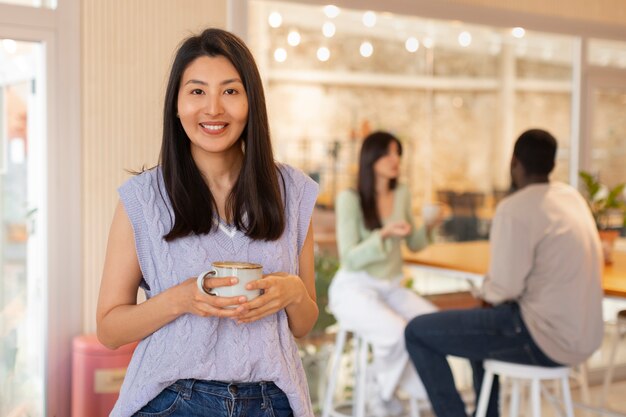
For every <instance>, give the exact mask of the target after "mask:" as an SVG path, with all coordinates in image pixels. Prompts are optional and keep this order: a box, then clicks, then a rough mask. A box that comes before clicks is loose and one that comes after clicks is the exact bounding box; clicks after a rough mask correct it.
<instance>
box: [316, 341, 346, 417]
mask: <svg viewBox="0 0 626 417" xmlns="http://www.w3.org/2000/svg"><path fill="white" fill-rule="evenodd" d="M346 335H347V332H346V331H345V330H339V332H338V333H337V337H336V338H335V351H334V352H333V357H332V360H331V363H332V370H331V373H330V378H329V379H328V385H327V386H326V395H325V396H324V408H323V410H322V417H330V413H331V410H332V409H333V397H334V395H335V388H336V386H337V377H338V376H339V368H340V367H341V355H342V354H343V349H344V346H345V344H346Z"/></svg>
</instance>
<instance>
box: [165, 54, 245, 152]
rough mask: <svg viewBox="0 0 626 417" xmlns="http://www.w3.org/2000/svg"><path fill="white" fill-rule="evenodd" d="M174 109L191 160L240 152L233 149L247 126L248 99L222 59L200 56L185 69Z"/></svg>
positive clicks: (242, 86) (238, 79)
mask: <svg viewBox="0 0 626 417" xmlns="http://www.w3.org/2000/svg"><path fill="white" fill-rule="evenodd" d="M177 108H178V117H179V118H180V122H181V124H182V126H183V129H185V133H186V134H187V136H188V137H189V140H190V141H191V154H192V156H193V157H194V159H196V160H197V158H198V157H200V156H201V155H208V154H224V153H228V152H238V153H240V152H241V147H240V146H235V145H236V144H238V143H239V138H240V137H241V133H242V132H243V130H244V128H245V127H246V123H247V122H248V97H247V95H246V91H245V89H244V85H243V82H242V80H241V77H240V75H239V73H238V72H237V70H236V69H235V67H234V66H233V64H232V63H231V62H230V61H229V60H228V59H226V58H225V57H224V56H221V55H218V56H215V57H210V56H201V57H199V58H196V59H195V60H194V61H192V62H191V64H189V66H187V68H186V69H185V71H184V73H183V76H182V78H181V82H180V88H179V90H178V102H177Z"/></svg>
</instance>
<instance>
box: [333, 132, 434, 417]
mask: <svg viewBox="0 0 626 417" xmlns="http://www.w3.org/2000/svg"><path fill="white" fill-rule="evenodd" d="M401 155H402V145H401V144H400V141H399V140H398V139H397V138H396V137H394V136H393V135H391V134H389V133H387V132H374V133H372V134H370V135H369V136H368V137H366V138H365V140H364V142H363V146H362V148H361V154H360V161H359V173H358V186H357V189H356V190H346V191H343V192H342V193H341V194H339V196H338V197H337V201H336V214H337V246H338V250H339V257H340V264H341V267H340V269H339V271H338V272H337V274H336V275H335V277H334V278H333V281H332V283H331V286H330V288H329V307H330V309H331V311H332V312H333V314H334V315H335V317H336V318H337V320H338V321H339V322H340V323H341V325H342V326H343V327H345V328H347V329H349V330H353V331H355V332H356V333H358V334H359V335H360V336H362V337H364V338H365V339H366V340H367V341H368V342H370V343H371V344H372V345H373V351H374V366H373V367H372V369H373V370H374V371H373V381H369V384H370V388H371V395H368V396H367V398H368V408H369V412H370V413H371V414H374V415H399V414H400V413H401V412H402V411H403V409H402V406H401V404H400V403H399V402H398V400H397V397H396V396H395V393H396V389H397V388H399V387H401V388H402V389H403V390H404V391H406V392H407V394H409V395H411V396H413V397H415V398H418V399H426V398H427V396H426V392H425V391H424V387H423V386H422V384H421V381H420V380H419V378H418V376H417V373H416V371H415V369H414V367H413V365H412V364H411V363H410V361H409V356H408V353H407V351H406V349H405V346H404V328H405V326H406V323H407V322H408V321H409V320H411V319H412V318H413V317H415V316H417V315H420V314H425V313H430V312H433V311H435V310H436V309H435V307H434V306H433V305H432V304H430V303H429V302H428V301H426V300H424V299H423V298H421V297H420V296H418V295H417V294H415V293H414V292H413V291H411V290H409V289H407V288H404V287H403V286H401V285H400V281H401V280H402V278H403V277H402V253H401V243H402V241H404V242H406V244H407V245H408V247H409V248H410V249H411V250H414V251H416V250H419V249H421V248H423V247H424V246H426V245H427V243H428V236H429V234H430V233H431V229H432V228H433V227H434V223H433V224H429V225H426V226H422V227H416V226H415V224H414V221H413V215H412V213H411V197H410V195H409V191H408V188H407V187H406V186H405V185H402V184H399V183H398V176H399V174H400V157H401ZM435 223H436V222H435Z"/></svg>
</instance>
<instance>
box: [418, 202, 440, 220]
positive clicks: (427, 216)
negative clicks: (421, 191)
mask: <svg viewBox="0 0 626 417" xmlns="http://www.w3.org/2000/svg"><path fill="white" fill-rule="evenodd" d="M441 210H442V208H441V203H424V205H423V206H422V221H423V222H424V224H427V225H429V224H432V223H434V222H435V220H437V218H438V217H439V215H440V213H441Z"/></svg>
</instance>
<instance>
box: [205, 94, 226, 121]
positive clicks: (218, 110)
mask: <svg viewBox="0 0 626 417" xmlns="http://www.w3.org/2000/svg"><path fill="white" fill-rule="evenodd" d="M223 112H224V108H223V107H222V102H221V100H220V98H219V96H217V95H207V102H206V105H205V108H204V113H205V114H207V115H209V116H216V115H219V114H222V113H223Z"/></svg>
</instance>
